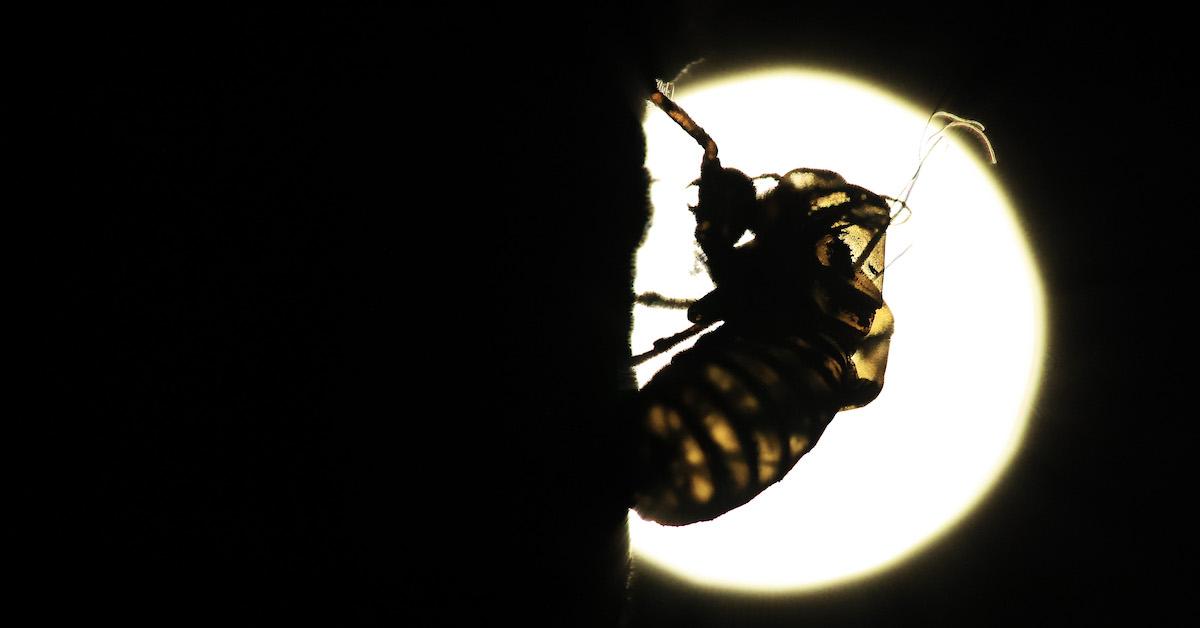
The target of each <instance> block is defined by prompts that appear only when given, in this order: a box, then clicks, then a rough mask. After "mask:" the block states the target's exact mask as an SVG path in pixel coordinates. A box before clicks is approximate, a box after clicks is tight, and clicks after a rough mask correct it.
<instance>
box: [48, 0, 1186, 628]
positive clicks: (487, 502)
mask: <svg viewBox="0 0 1200 628" xmlns="http://www.w3.org/2000/svg"><path fill="white" fill-rule="evenodd" d="M594 11H599V12H589V13H587V14H584V15H578V14H576V13H575V12H574V11H572V12H570V13H569V14H568V13H560V12H559V10H558V9H555V10H546V9H533V8H529V9H523V8H514V7H503V8H493V9H491V10H489V11H488V12H486V13H480V12H477V11H475V10H468V9H467V8H460V10H456V11H454V12H452V13H455V14H453V15H440V14H439V15H421V14H416V13H400V12H395V13H392V12H386V11H378V12H364V13H358V14H347V13H340V12H317V13H311V14H295V13H288V14H286V15H283V14H277V13H271V12H254V11H251V12H243V13H237V14H214V13H213V12H212V11H196V12H195V13H190V14H189V13H186V12H172V13H171V14H169V15H168V14H165V13H163V14H154V15H145V14H137V15H132V14H129V15H113V14H107V13H106V14H103V15H94V16H90V17H89V18H87V19H78V18H76V19H73V20H72V21H71V24H70V25H69V27H66V28H63V29H61V30H59V31H58V32H57V33H56V36H55V37H54V38H53V40H52V41H53V42H57V45H51V46H48V49H49V50H50V51H51V52H48V53H47V54H48V55H49V56H51V57H53V59H54V61H55V65H56V67H55V69H54V71H53V72H51V73H48V75H49V76H53V77H55V79H56V81H55V83H56V90H55V93H56V94H59V93H61V94H62V97H61V98H57V99H54V105H53V106H52V107H51V109H50V111H51V112H52V113H54V114H55V116H56V117H57V119H58V120H59V121H60V123H61V127H60V128H61V129H62V130H63V131H64V132H63V133H62V137H61V138H60V137H58V136H57V135H55V136H54V139H55V141H54V142H52V144H53V145H54V146H56V147H63V149H62V150H61V151H60V152H59V153H58V154H57V155H56V159H57V161H56V163H57V164H58V165H57V167H56V171H58V172H60V173H62V175H63V177H62V179H61V180H60V181H58V182H57V183H56V184H54V185H52V186H50V187H49V188H48V192H49V198H51V199H53V203H54V204H55V205H54V207H53V210H52V211H51V212H50V213H49V217H50V218H51V222H52V233H54V234H55V235H54V237H53V238H52V239H53V242H52V244H51V246H50V248H48V249H47V250H48V251H50V252H51V253H52V254H49V255H46V256H45V258H46V262H45V265H46V267H47V268H48V270H49V271H50V275H51V276H52V277H54V282H53V283H54V285H56V286H62V288H61V289H59V290H57V292H58V293H60V294H63V295H65V296H66V302H65V303H64V304H63V306H62V307H61V308H59V309H58V310H57V311H56V313H55V315H54V316H53V317H52V319H51V320H52V322H53V323H54V324H55V328H56V329H58V330H60V331H59V333H57V334H55V335H54V336H53V340H52V342H51V345H50V349H49V350H48V352H47V353H48V355H50V356H51V361H52V368H53V369H54V371H53V373H54V381H56V382H60V383H61V385H60V386H59V390H60V392H59V393H58V394H56V395H54V396H53V397H52V398H51V401H52V402H53V405H54V406H55V408H56V409H57V410H58V411H60V412H61V416H62V417H64V421H63V423H62V425H64V426H65V427H64V429H62V430H61V431H60V435H59V438H61V439H62V440H63V442H64V443H68V444H70V445H71V446H70V447H64V451H68V452H69V453H66V454H64V460H65V463H66V464H62V465H56V467H57V468H61V469H62V470H63V477H62V480H63V481H64V482H65V486H66V492H65V493H58V494H56V495H61V496H62V497H56V499H55V501H56V502H57V503H58V504H59V505H61V504H63V503H65V504H67V506H68V508H67V510H66V512H65V516H64V517H61V518H59V519H57V521H58V523H59V525H60V526H61V527H56V528H55V531H56V537H55V539H56V540H55V541H54V542H52V543H51V544H50V545H48V546H47V547H48V549H50V550H52V552H51V553H50V554H49V556H51V557H49V558H47V559H46V561H45V562H46V563H47V564H48V565H49V566H50V574H49V575H48V576H47V579H46V580H45V581H44V582H45V583H46V585H45V587H44V589H45V590H46V591H48V592H50V593H51V597H53V598H54V600H55V601H54V602H53V603H52V604H51V605H50V606H49V607H48V608H50V609H52V610H54V611H58V612H63V613H70V614H75V613H80V614H82V615H85V616H90V617H106V616H112V617H117V618H121V619H123V620H125V621H127V622H131V623H143V622H144V623H155V624H159V625H164V624H165V625H171V624H181V623H187V622H189V621H193V620H195V621H220V622H221V623H222V624H227V625H242V624H244V625H278V624H284V623H292V624H307V623H316V624H321V625H355V624H372V623H390V622H391V621H392V620H394V619H399V620H402V621H409V622H411V621H413V620H414V618H416V622H417V623H418V624H419V625H424V624H428V625H464V624H465V625H471V621H472V620H468V619H467V616H468V615H472V616H474V615H479V616H483V617H490V618H491V621H499V620H500V619H512V620H514V621H517V622H521V623H526V624H529V623H532V624H539V623H542V621H543V620H548V619H552V621H553V623H554V625H572V624H583V623H586V621H587V619H597V618H600V617H603V616H604V613H605V611H604V609H605V608H607V606H605V604H608V603H601V602H597V601H596V600H595V599H592V597H589V596H590V595H592V593H589V592H592V591H598V590H602V589H603V588H604V586H603V585H602V584H600V583H602V582H610V581H619V580H621V579H622V578H623V577H624V576H623V572H622V571H621V570H620V569H619V563H620V560H619V547H617V546H607V545H603V544H601V543H598V542H597V541H596V539H599V538H604V539H607V538H608V537H606V536H605V535H606V534H608V533H609V532H610V531H611V529H613V525H614V524H613V522H612V517H613V513H614V512H620V511H621V510H622V508H623V504H622V502H621V499H622V497H621V491H622V490H623V487H624V486H625V483H626V482H628V481H629V479H628V478H626V477H624V476H623V474H624V473H626V472H627V469H625V468H624V467H623V465H621V463H620V461H621V460H622V458H621V455H622V454H621V453H620V452H621V447H622V446H623V445H622V444H621V443H620V442H619V441H620V440H621V434H622V432H621V429H620V428H618V427H612V425H614V424H619V421H616V420H612V419H611V418H610V417H612V416H617V415H618V414H619V411H620V410H619V408H620V404H621V403H622V402H623V399H624V397H623V396H622V395H621V394H620V393H619V390H620V386H621V385H622V382H621V379H620V376H619V375H618V369H617V368H616V367H617V366H619V365H620V364H621V361H622V360H623V359H624V356H623V352H625V351H627V347H626V346H625V345H624V344H623V342H622V338H623V334H624V333H625V332H626V331H627V325H628V320H627V318H626V317H627V316H628V307H629V299H630V298H631V293H630V292H629V285H628V272H629V258H628V256H629V253H630V252H631V251H632V249H633V247H634V245H635V244H636V242H637V239H638V237H639V233H640V228H641V224H642V221H643V220H644V185H645V182H644V180H643V179H641V178H640V177H641V171H640V166H641V152H640V151H641V139H640V137H639V136H638V133H639V126H638V124H639V116H640V111H641V109H640V107H641V97H642V96H643V94H644V89H645V87H644V86H646V85H647V84H648V82H649V80H650V79H652V78H655V77H664V78H665V77H670V76H673V75H674V74H675V72H677V71H678V70H679V69H680V68H682V67H683V65H685V64H686V63H687V62H689V61H691V60H694V59H696V58H699V57H704V58H705V59H706V62H705V67H706V71H713V72H716V71H720V70H723V69H729V70H736V69H741V68H750V67H757V66H761V65H764V64H769V63H779V62H786V61H797V62H802V63H805V64H807V65H820V66H824V67H828V68H831V69H838V70H842V71H846V72H850V73H853V74H855V75H856V76H859V77H860V78H862V79H865V80H868V81H873V82H877V83H879V84H881V85H883V86H885V87H887V88H888V89H890V90H892V91H895V92H898V93H901V94H904V95H906V96H908V97H909V98H910V99H912V100H914V101H915V102H917V103H921V104H924V105H928V106H929V107H930V109H931V110H932V109H933V108H934V107H938V108H943V109H947V110H950V111H954V112H956V113H960V114H962V115H965V116H968V117H971V118H975V119H979V120H983V121H984V122H985V123H986V124H987V126H988V132H989V136H990V137H991V140H992V142H993V143H994V145H995V146H996V148H997V151H998V153H999V155H1000V159H1001V161H1000V164H999V166H998V167H997V169H996V175H997V177H998V178H999V179H1000V180H1001V181H1002V182H1003V183H1004V185H1005V186H1006V187H1007V188H1008V189H1009V191H1010V192H1011V194H1012V196H1013V200H1014V204H1015V205H1016V206H1017V207H1018V208H1019V209H1020V211H1021V219H1022V221H1023V224H1024V225H1025V227H1026V229H1027V231H1028V233H1029V235H1030V238H1031V240H1032V243H1033V247H1034V250H1035V251H1036V254H1037V256H1038V260H1039V262H1040V264H1041V270H1042V273H1043V279H1044V281H1045V286H1046V291H1047V295H1048V298H1049V311H1050V323H1051V329H1050V346H1049V353H1048V358H1047V363H1046V373H1047V377H1046V381H1045V382H1044V384H1043V393H1042V397H1041V399H1040V400H1039V402H1038V403H1037V406H1036V410H1035V415H1034V418H1033V422H1032V425H1031V428H1030V433H1029V436H1028V439H1027V444H1026V446H1025V447H1024V448H1023V449H1022V451H1021V452H1020V453H1019V456H1018V458H1017V461H1016V463H1015V464H1014V466H1013V468H1012V471H1011V472H1010V473H1009V474H1008V475H1007V476H1006V477H1005V478H1004V479H1003V481H1002V482H1001V484H1000V485H999V486H998V488H997V489H996V490H995V493H994V495H993V496H992V498H990V499H989V500H988V501H987V502H986V503H985V504H984V505H983V506H982V507H981V508H980V509H979V510H977V511H976V512H974V513H973V514H972V515H971V516H970V517H969V518H968V519H967V521H965V522H964V523H963V524H962V525H961V526H959V527H958V528H957V529H956V530H955V531H954V532H953V533H952V534H951V535H950V536H948V537H947V538H945V539H943V540H942V541H940V542H938V543H937V544H936V545H935V546H934V547H932V548H931V549H929V550H928V551H926V552H925V553H923V554H921V555H920V556H918V557H917V558H915V559H913V560H912V561H909V562H907V563H905V564H904V565H903V566H901V567H899V568H897V569H895V570H893V571H891V572H888V573H887V574H884V575H881V576H878V577H876V578H873V579H870V580H867V581H865V582H861V583H858V584H855V585H851V586H849V587H845V588H842V589H838V590H836V591H832V592H829V593H827V594H823V595H820V596H804V597H795V598H788V597H780V598H761V597H747V596H734V595H730V594H724V593H718V592H713V591H707V590H703V589H698V588H694V587H692V586H690V585H686V584H683V583H680V582H678V581H676V580H673V579H672V578H671V577H669V576H667V575H665V574H661V573H657V572H654V571H653V570H650V569H639V570H638V571H637V573H636V575H635V577H634V579H633V586H632V589H631V598H632V601H631V602H630V604H629V611H630V615H631V620H630V621H631V624H632V625H634V626H671V625H688V626H725V625H747V626H760V625H761V626H776V625H796V624H801V623H804V624H806V625H831V626H850V625H878V626H907V625H1091V624H1095V623H1096V622H1100V621H1103V620H1116V621H1118V622H1121V623H1131V622H1143V621H1145V622H1152V621H1157V620H1163V619H1166V618H1168V617H1171V613H1173V612H1174V611H1175V609H1176V608H1177V607H1178V606H1179V602H1181V601H1182V600H1183V599H1184V598H1183V595H1184V592H1185V590H1186V588H1187V586H1186V580H1185V579H1183V578H1184V577H1183V576H1182V575H1180V574H1178V573H1174V572H1172V571H1166V570H1164V569H1165V568H1166V567H1172V566H1173V567H1176V568H1178V569H1186V568H1187V565H1186V563H1185V562H1184V557H1185V555H1186V553H1187V552H1188V550H1189V547H1188V546H1185V543H1184V539H1183V537H1180V536H1177V534H1178V532H1179V530H1180V528H1181V527H1182V526H1181V525H1180V523H1179V520H1178V518H1177V516H1176V515H1175V514H1174V513H1175V511H1176V505H1177V504H1179V503H1181V502H1185V501H1187V500H1188V499H1190V497H1191V492H1190V491H1185V490H1183V488H1181V487H1182V486H1185V485H1186V484H1185V482H1184V480H1185V478H1184V477H1183V476H1182V475H1181V472H1182V468H1183V467H1184V464H1183V459H1182V455H1183V453H1182V451H1181V450H1182V449H1183V439H1182V437H1181V435H1182V434H1183V432H1184V429H1185V424H1186V422H1185V421H1184V419H1183V417H1182V414H1181V413H1182V412H1185V411H1186V408H1187V406H1184V405H1180V404H1179V401H1178V399H1181V398H1182V397H1183V395H1182V394H1181V393H1182V389H1183V385H1184V376H1185V375H1186V374H1187V371H1186V370H1180V369H1178V368H1177V367H1176V364H1177V362H1178V361H1177V360H1173V359H1171V356H1173V355H1184V356H1186V355H1187V354H1188V352H1190V347H1187V346H1185V345H1184V343H1186V342H1187V332H1186V320H1187V318H1186V317H1187V311H1188V310H1187V308H1186V307H1185V306H1184V305H1183V304H1182V303H1181V302H1180V299H1181V298H1182V296H1183V295H1185V294H1187V292H1188V288H1189V287H1190V283H1191V279H1190V275H1191V274H1192V273H1191V271H1190V270H1189V269H1188V267H1186V266H1183V265H1181V263H1180V262H1181V260H1182V257H1183V255H1182V254H1183V251H1186V250H1188V248H1189V243H1190V239H1191V238H1190V236H1189V232H1190V229H1191V226H1190V225H1191V223H1192V222H1194V221H1193V220H1192V218H1191V215H1190V212H1191V200H1190V199H1191V195H1190V194H1189V186H1188V183H1189V182H1190V178H1187V177H1181V176H1179V174H1178V173H1175V174H1172V170H1173V168H1172V167H1171V166H1170V164H1171V163H1172V162H1173V160H1174V159H1175V157H1174V154H1175V150H1176V149H1179V148H1182V149H1183V150H1184V151H1185V152H1184V155H1185V157H1184V159H1185V160H1186V159H1187V157H1186V150H1187V147H1188V142H1186V141H1184V140H1183V139H1182V138H1183V137H1184V136H1185V135H1186V133H1187V132H1188V131H1189V130H1190V125H1189V123H1188V122H1187V121H1186V119H1185V118H1183V117H1182V116H1181V115H1180V113H1181V112H1180V111H1179V110H1180V109H1181V108H1183V107H1181V106H1180V105H1181V104H1182V103H1181V101H1180V100H1178V99H1179V98H1181V97H1180V96H1179V95H1178V88H1179V86H1180V85H1181V84H1183V83H1184V82H1185V81H1186V80H1187V79H1189V78H1190V72H1189V71H1188V65H1187V62H1185V61H1184V58H1183V57H1182V56H1181V55H1180V52H1181V50H1182V49H1183V48H1184V47H1185V44H1186V39H1185V38H1184V37H1182V36H1181V33H1180V32H1179V31H1180V30H1181V28H1180V26H1179V25H1178V24H1177V22H1178V20H1177V19H1176V18H1174V17H1172V16H1170V15H1164V14H1159V13H1153V12H1143V13H1140V14H1138V15H1136V16H1131V15H1129V14H1121V15H1116V14H1111V15H1110V14H1105V13H1103V12H1088V13H1074V14H1071V15H1064V16H1050V15H1045V14H1040V13H1032V12H1028V11H1014V10H1004V11H1001V10H1000V9H999V8H997V9H996V10H995V11H988V10H978V11H970V12H969V14H968V13H963V12H961V9H958V8H955V7H937V8H936V13H933V12H928V13H926V12H922V10H918V9H914V8H907V7H906V8H905V10H895V11H891V12H886V13H881V12H869V11H849V10H835V9H825V8H819V7H815V6H798V5H795V4H791V3H774V4H772V3H736V5H718V6H709V5H704V6H688V7H686V8H685V7H676V6H671V5H667V6H655V7H653V8H643V7H636V8H634V7H618V8H605V9H596V10H594ZM931 11H932V10H931ZM430 36H432V39H426V38H428V37H430ZM1184 163H1185V164H1187V163H1189V162H1187V161H1185V162H1184ZM812 165H818V164H812ZM1183 169H1184V167H1178V168H1177V170H1183ZM965 228H968V229H969V227H965ZM568 276H569V277H576V276H580V277H583V278H584V282H585V285H587V286H589V289H588V290H580V289H577V288H570V289H566V288H564V287H562V286H563V284H560V283H559V280H560V279H561V278H563V277H568ZM997 307H1003V304H997ZM564 312H565V313H566V314H564ZM965 314H966V315H969V313H965ZM981 333H1000V334H1003V333H1005V332H1004V330H981ZM944 361H945V362H944V363H945V367H946V368H955V364H956V363H955V356H945V357H944ZM930 376H931V377H936V373H934V374H930ZM606 419H608V420H611V421H613V423H607V422H605V420H606ZM897 420H903V417H897ZM964 420H969V411H964ZM62 434H65V436H63V435H62ZM413 524H416V527H415V528H410V527H409V526H411V525H413ZM564 525H565V526H566V528H568V529H569V532H561V531H559V530H558V527H560V526H564ZM605 542H607V541H605ZM617 545H618V546H619V542H617ZM614 547H615V548H616V549H614ZM614 557H616V558H614ZM610 602H611V600H610ZM571 613H575V614H576V615H577V616H576V617H575V618H572V619H568V618H565V615H570V614H571ZM564 614H565V615H564Z"/></svg>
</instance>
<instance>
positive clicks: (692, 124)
mask: <svg viewBox="0 0 1200 628" xmlns="http://www.w3.org/2000/svg"><path fill="white" fill-rule="evenodd" d="M665 86H671V84H670V83H666V84H664V83H663V82H662V81H658V82H657V84H656V85H655V87H654V91H653V92H652V93H651V94H650V102H652V103H654V104H655V105H656V106H657V107H658V108H659V109H662V110H663V113H665V114H667V115H668V116H671V119H672V120H674V121H675V124H678V125H679V126H680V127H682V128H683V130H684V131H687V134H688V135H691V136H692V139H694V140H696V143H697V144H699V145H700V147H701V148H703V149H704V161H716V160H717V143H716V141H714V140H713V138H712V137H709V135H708V133H707V132H706V131H705V130H704V129H703V128H701V127H700V125H699V124H696V121H695V120H693V119H692V117H691V116H689V115H688V114H687V112H686V111H684V110H683V108H681V107H680V106H679V105H677V104H675V101H673V100H671V99H670V97H668V96H667V95H666V94H664V93H663V92H662V89H661V88H662V87H665ZM668 91H674V88H673V86H671V87H669V88H668Z"/></svg>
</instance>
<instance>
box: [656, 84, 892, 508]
mask: <svg viewBox="0 0 1200 628" xmlns="http://www.w3.org/2000/svg"><path fill="white" fill-rule="evenodd" d="M650 100H651V101H652V102H653V103H654V104H655V105H656V106H657V107H658V108H659V109H661V110H662V111H663V112H665V113H666V114H667V115H668V116H670V117H671V118H672V119H673V120H674V121H675V122H676V123H677V124H678V125H679V126H680V127H681V128H682V129H683V130H684V131H686V132H687V133H688V134H690V135H691V136H692V138H694V139H695V140H696V142H697V143H698V144H699V145H700V146H701V147H702V148H703V149H704V155H703V157H702V160H701V164H700V178H699V179H697V180H696V182H695V183H696V184H697V185H698V188H699V202H698V204H697V205H696V206H695V207H693V208H692V211H693V212H694V214H695V220H696V230H695V236H696V240H697V242H698V243H699V245H700V249H701V251H702V253H703V259H704V263H705V266H706V267H707V270H708V273H709V275H710V277H711V278H712V281H713V284H714V285H715V288H714V289H713V290H712V291H711V292H709V293H708V294H707V295H705V296H704V297H702V298H701V299H699V300H698V301H695V302H683V301H680V300H673V299H669V298H666V297H662V296H661V295H655V294H648V295H641V296H639V299H638V300H639V302H641V303H644V304H648V305H658V306H665V307H688V319H689V320H690V321H691V322H692V323H693V325H692V327H691V328H689V329H687V330H684V331H682V332H680V333H678V334H675V335H673V336H670V337H668V338H663V339H661V340H659V341H657V342H656V343H655V347H654V349H653V350H652V351H649V352H647V353H644V354H642V355H639V356H636V357H635V358H634V363H635V364H637V363H640V362H643V361H645V360H646V359H649V358H650V357H653V356H655V355H659V354H661V353H663V352H665V351H667V350H669V349H670V348H671V347H673V346H675V345H677V344H678V343H680V342H682V341H683V340H685V339H687V338H689V337H692V336H694V335H696V334H699V333H701V332H703V331H704V330H706V329H708V328H710V327H712V326H714V325H715V324H717V323H718V322H723V323H724V324H723V325H722V326H721V327H719V328H718V329H716V330H714V331H712V332H710V333H708V334H705V335H704V336H702V337H701V338H699V339H698V340H697V342H696V344H695V346H693V347H692V348H690V349H688V350H686V351H682V352H680V353H678V354H677V355H675V356H674V357H673V359H672V360H671V362H670V364H669V365H667V366H666V367H665V368H664V369H662V370H661V371H659V372H658V374H656V375H655V376H654V377H653V378H652V379H651V380H650V381H649V382H648V383H647V384H646V385H645V387H643V389H642V391H641V393H640V395H639V406H638V414H637V415H636V419H637V420H638V421H639V422H640V425H639V429H640V433H641V434H642V435H643V439H642V440H641V443H640V451H639V454H640V455H639V460H640V462H641V464H642V465H643V469H642V473H641V474H640V477H641V478H642V480H643V481H642V482H641V484H640V485H639V487H638V489H637V490H636V494H635V504H634V507H635V509H636V510H637V511H638V513H639V514H640V515H641V516H642V517H643V518H646V519H649V520H652V521H657V522H659V523H663V524H668V525H684V524H688V523H693V522H696V521H703V520H708V519H712V518H715V517H717V516H719V515H721V514H723V513H725V512H727V511H729V510H732V509H734V508H736V507H738V506H741V505H743V504H745V503H746V502H748V501H750V500H751V499H752V498H754V497H755V496H756V495H758V494H759V493H761V492H762V491H763V490H764V489H766V488H767V487H768V486H770V485H771V484H774V483H775V482H777V481H779V480H780V479H781V478H782V477H783V476H784V474H786V473H787V472H788V471H789V470H790V469H791V468H792V467H793V466H794V465H795V464H796V462H797V461H798V460H799V459H800V458H801V457H802V456H803V455H804V454H805V453H807V452H808V451H809V450H811V448H812V447H813V445H814V444H815V443H816V442H817V439H818V438H820V436H821V434H822V433H823V432H824V430H825V428H826V426H827V425H828V424H829V422H830V421H831V420H832V419H833V416H834V415H835V414H836V413H837V412H838V411H839V410H844V409H848V408H854V407H858V406H862V405H865V404H867V403H869V402H870V401H871V400H873V399H874V398H875V397H876V396H877V395H878V394H879V392H880V390H881V389H882V386H883V377H884V370H885V367H886V365H887V356H888V348H889V343H890V338H891V334H892V329H893V317H892V314H891V311H890V309H889V308H888V307H887V305H886V304H885V303H884V300H883V255H884V244H885V239H886V238H885V236H886V232H887V229H888V227H889V226H890V224H891V222H892V212H891V208H890V205H889V203H888V200H889V199H887V198H885V197H882V196H880V195H878V194H875V193H873V192H871V191H869V190H867V189H865V188H862V187H859V186H856V185H852V184H849V183H847V182H846V181H845V179H843V178H842V177H841V176H840V175H838V174H836V173H834V172H830V171H828V170H818V169H812V168H797V169H794V170H791V171H789V172H787V173H785V174H783V175H778V174H765V175H762V176H760V177H754V178H753V179H752V178H751V177H749V176H747V175H746V174H744V173H742V172H741V171H739V170H736V169H733V168H725V167H723V166H722V165H721V161H720V159H719V158H718V156H717V144H716V142H715V141H714V140H713V139H712V138H711V137H709V135H708V133H707V132H705V131H704V129H703V128H701V127H700V126H699V125H698V124H696V122H695V121H693V120H692V119H691V117H690V116H689V115H688V114H687V113H686V112H685V111H684V110H683V109H682V108H680V107H679V106H678V105H677V104H676V103H675V102H673V101H672V100H671V99H670V98H669V97H668V96H667V95H666V94H665V93H663V91H662V90H660V89H655V90H653V92H652V94H651V96H650ZM763 178H769V179H774V180H775V182H776V185H775V187H774V188H773V189H771V190H769V191H767V192H766V193H764V194H763V195H761V196H759V195H758V193H757V192H756V190H755V187H754V183H753V182H754V179H763ZM746 232H749V233H750V234H751V235H752V236H753V237H752V238H751V239H749V240H748V241H746V242H745V243H744V244H740V245H739V244H738V242H739V241H740V240H741V238H742V236H743V235H745V234H746Z"/></svg>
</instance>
